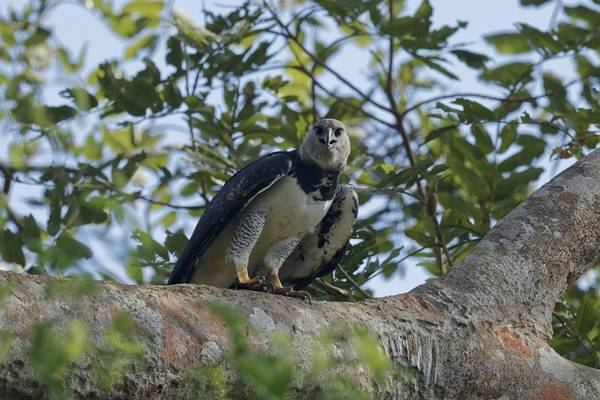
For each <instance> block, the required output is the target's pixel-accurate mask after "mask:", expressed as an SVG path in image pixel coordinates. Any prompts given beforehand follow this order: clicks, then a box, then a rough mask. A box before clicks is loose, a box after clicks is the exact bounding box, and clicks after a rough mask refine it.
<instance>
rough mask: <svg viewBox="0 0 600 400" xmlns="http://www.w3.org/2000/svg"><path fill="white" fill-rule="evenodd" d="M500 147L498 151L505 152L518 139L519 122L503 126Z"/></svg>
mask: <svg viewBox="0 0 600 400" xmlns="http://www.w3.org/2000/svg"><path fill="white" fill-rule="evenodd" d="M500 140H501V142H500V148H499V149H498V151H499V152H500V153H504V152H505V151H506V150H508V149H509V148H510V146H511V145H512V144H513V143H515V142H516V141H517V123H516V122H510V123H508V124H506V125H504V127H503V128H502V131H501V132H500Z"/></svg>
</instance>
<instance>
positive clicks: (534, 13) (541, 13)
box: [0, 0, 575, 296]
mask: <svg viewBox="0 0 600 400" xmlns="http://www.w3.org/2000/svg"><path fill="white" fill-rule="evenodd" d="M25 3H26V1H25V0H3V1H2V4H0V13H4V12H6V10H7V8H8V7H10V5H11V4H12V5H14V6H15V7H20V6H22V5H23V4H25ZM117 3H120V2H117ZM204 3H205V4H206V6H207V7H208V8H209V9H211V10H215V11H218V10H224V8H223V7H227V6H234V5H236V4H239V2H238V1H218V2H214V1H210V0H206V1H205V2H204ZM419 3H420V2H419V1H409V2H408V8H409V9H414V8H416V7H417V6H418V5H419ZM565 3H575V2H571V1H565ZM202 4H203V1H200V0H175V1H174V6H175V7H177V8H178V9H179V10H181V11H183V12H184V13H185V14H187V15H188V16H189V18H190V19H192V20H194V21H198V22H199V21H200V15H201V13H200V11H201V7H202ZM431 4H432V6H433V9H434V22H435V24H436V25H442V24H455V23H456V21H457V20H463V21H467V22H468V26H467V28H466V29H464V30H462V31H460V32H459V33H458V34H457V35H455V36H454V37H453V40H452V43H470V44H472V47H471V48H472V49H473V50H477V51H482V52H487V53H491V49H490V48H489V47H487V45H486V44H485V42H484V41H483V40H482V36H483V35H484V34H489V33H492V32H496V31H503V30H509V29H511V28H513V27H514V25H515V24H516V23H517V22H526V23H528V24H530V25H533V26H536V27H539V28H541V29H546V28H547V27H548V24H549V23H550V21H551V18H552V13H553V9H554V2H552V3H550V4H549V5H547V6H544V7H542V8H523V7H520V6H519V4H518V1H517V0H485V1H476V0H431ZM48 23H49V24H51V25H52V26H53V27H54V28H55V30H56V34H57V36H58V38H59V40H60V41H61V42H62V43H63V44H65V45H66V46H67V47H68V48H69V49H71V50H72V52H73V53H78V52H79V50H80V49H81V48H82V47H87V66H88V68H91V67H94V66H96V65H98V64H99V63H101V62H102V61H104V60H107V59H112V58H120V57H122V54H123V51H124V48H125V43H123V42H122V41H121V40H119V39H118V38H117V37H116V36H114V35H113V34H112V33H111V32H110V30H109V29H107V27H106V26H105V25H104V24H102V23H101V22H100V21H99V20H98V19H97V18H96V17H94V16H93V15H92V14H91V13H90V12H89V11H87V10H85V9H83V8H82V7H81V6H79V5H74V4H64V5H61V6H59V7H57V8H56V9H55V10H54V11H53V12H52V13H51V14H50V16H49V21H48ZM158 58H160V57H158ZM358 58H359V57H357V55H356V52H352V51H346V52H342V53H341V54H340V56H338V57H337V58H336V59H335V67H336V69H338V70H339V71H340V72H342V73H344V74H345V75H346V76H349V77H350V78H351V79H354V80H356V81H358V82H360V80H361V79H362V78H361V72H363V71H364V68H366V66H365V65H361V63H360V61H359V60H358ZM556 68H558V69H559V72H562V73H565V74H568V73H569V68H570V67H569V65H566V64H564V65H561V64H558V65H557V66H556ZM560 70H562V71H560ZM453 72H455V73H456V74H457V75H458V76H460V77H461V81H460V82H458V83H455V82H453V83H451V84H450V86H449V87H448V88H447V90H448V91H481V92H485V93H492V92H490V90H491V89H489V88H486V87H482V85H481V84H480V83H478V82H477V80H476V77H475V75H474V73H473V71H471V70H469V69H467V68H466V67H462V66H457V68H456V69H454V70H453ZM70 83H72V82H62V81H61V82H58V83H57V85H56V92H55V93H54V96H56V95H57V94H58V92H59V91H60V90H61V89H62V88H64V87H66V86H69V85H70ZM50 97H53V94H52V93H50ZM3 156H4V155H3V154H0V157H3ZM565 166H566V165H559V166H558V168H559V169H562V168H564V167H565ZM555 172H556V171H555V170H553V171H552V175H553V174H554V173H555ZM549 177H550V173H546V174H545V175H544V176H543V177H542V179H541V180H540V182H539V183H538V184H541V183H543V182H544V181H546V180H547V179H548V178H549ZM190 230H191V228H190ZM425 279H427V274H426V273H425V271H424V270H423V269H422V268H418V267H415V266H414V265H407V269H406V273H405V274H404V276H394V277H393V278H392V279H390V280H387V281H386V280H384V279H382V278H381V279H375V280H374V281H373V283H372V284H371V285H370V286H371V287H372V288H373V289H375V292H376V294H377V295H378V296H382V295H389V294H396V293H400V292H405V291H408V290H410V289H411V288H413V287H415V286H416V285H418V284H420V283H423V282H424V281H425Z"/></svg>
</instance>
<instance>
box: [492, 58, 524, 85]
mask: <svg viewBox="0 0 600 400" xmlns="http://www.w3.org/2000/svg"><path fill="white" fill-rule="evenodd" d="M533 68H534V66H533V64H531V63H526V62H510V63H507V64H504V65H501V66H499V67H497V68H494V69H488V70H485V71H484V72H483V73H482V74H481V78H482V79H484V80H486V81H490V82H495V83H497V84H499V85H501V86H505V87H510V86H513V85H516V84H517V83H522V82H530V81H531V80H532V79H533V77H532V76H531V73H532V72H533Z"/></svg>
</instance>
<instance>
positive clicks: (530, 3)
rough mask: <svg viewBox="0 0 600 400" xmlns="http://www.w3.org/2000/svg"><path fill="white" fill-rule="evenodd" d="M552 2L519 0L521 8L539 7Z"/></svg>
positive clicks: (549, 0)
mask: <svg viewBox="0 0 600 400" xmlns="http://www.w3.org/2000/svg"><path fill="white" fill-rule="evenodd" d="M551 1H552V0H520V2H521V5H522V6H536V7H537V6H541V5H543V4H546V3H549V2H551Z"/></svg>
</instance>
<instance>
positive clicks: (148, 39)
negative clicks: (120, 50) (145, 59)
mask: <svg viewBox="0 0 600 400" xmlns="http://www.w3.org/2000/svg"><path fill="white" fill-rule="evenodd" d="M157 41H158V35H156V34H152V35H148V36H144V37H142V38H141V39H139V40H137V41H136V42H135V43H133V44H132V45H131V46H129V47H127V49H125V54H124V57H125V59H126V60H129V59H131V58H133V57H135V56H137V55H138V53H139V52H140V51H141V50H143V49H149V48H152V47H154V46H155V45H156V43H157Z"/></svg>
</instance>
